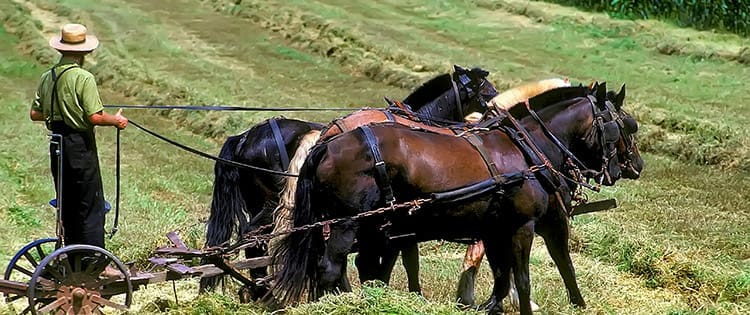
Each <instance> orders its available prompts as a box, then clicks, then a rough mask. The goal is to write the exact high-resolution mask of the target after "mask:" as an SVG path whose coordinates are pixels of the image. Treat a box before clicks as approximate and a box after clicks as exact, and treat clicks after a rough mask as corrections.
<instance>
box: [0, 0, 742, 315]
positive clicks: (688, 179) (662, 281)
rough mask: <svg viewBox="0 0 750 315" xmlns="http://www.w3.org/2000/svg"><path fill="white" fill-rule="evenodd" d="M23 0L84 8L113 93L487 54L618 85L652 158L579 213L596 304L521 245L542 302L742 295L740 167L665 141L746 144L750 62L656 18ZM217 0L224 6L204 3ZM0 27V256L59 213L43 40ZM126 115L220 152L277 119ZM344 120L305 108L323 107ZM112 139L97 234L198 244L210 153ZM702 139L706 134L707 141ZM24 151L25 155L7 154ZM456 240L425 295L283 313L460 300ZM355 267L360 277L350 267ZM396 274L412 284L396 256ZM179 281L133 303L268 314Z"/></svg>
mask: <svg viewBox="0 0 750 315" xmlns="http://www.w3.org/2000/svg"><path fill="white" fill-rule="evenodd" d="M18 2H19V3H20V4H16V3H12V2H8V3H2V4H1V5H2V9H3V10H4V11H5V10H13V9H15V8H17V7H18V6H19V5H20V6H21V7H29V6H28V2H26V1H20V0H19V1H18ZM31 3H32V4H33V5H34V7H33V8H36V9H38V11H34V10H31V12H27V13H22V14H24V16H23V17H24V18H25V19H28V20H29V21H30V22H31V21H34V20H37V22H31V23H35V24H37V25H39V28H40V29H41V30H43V31H45V32H54V31H55V29H56V27H58V26H57V25H52V24H50V20H49V17H50V16H52V17H57V19H59V20H66V19H74V20H79V19H82V20H84V21H85V22H86V23H87V24H89V26H90V27H91V28H92V29H93V30H94V31H95V32H96V33H97V34H99V35H100V37H102V39H104V40H105V42H104V43H103V46H102V49H100V50H98V51H97V52H96V53H95V54H94V55H93V56H92V57H93V58H92V60H93V61H97V64H96V66H95V67H92V71H94V72H95V73H96V74H97V76H98V77H99V78H100V80H101V81H102V82H101V83H102V85H103V86H104V87H106V88H107V91H106V92H105V101H106V102H110V103H113V102H123V103H139V102H146V103H149V102H157V103H159V102H170V101H171V102H199V103H204V104H211V103H235V104H248V105H261V106H278V107H286V106H294V107H297V106H311V105H326V106H336V107H340V106H342V105H348V106H352V107H359V106H361V105H367V104H373V103H374V106H379V105H378V102H379V100H380V97H382V96H383V95H389V96H396V97H397V96H400V95H405V94H406V93H407V92H408V89H407V88H404V87H401V86H402V84H403V82H413V81H414V80H417V79H419V78H423V77H425V76H429V75H431V74H432V73H434V72H435V71H447V70H448V69H449V68H448V66H449V65H450V64H452V63H459V64H463V65H480V66H483V67H485V68H487V69H489V70H491V71H493V76H492V78H493V80H494V81H495V82H496V83H497V84H498V86H501V87H507V86H510V85H513V84H515V83H518V82H521V81H526V80H533V79H538V78H543V77H548V76H567V77H571V78H572V79H574V80H578V81H588V80H589V79H606V80H608V81H610V82H611V83H618V84H619V83H622V82H624V83H627V84H628V89H629V96H628V105H626V106H632V111H633V112H634V114H636V115H637V116H638V117H639V120H641V121H642V122H644V123H645V125H646V129H645V131H646V133H645V134H646V135H650V137H648V138H644V139H642V142H644V143H645V144H646V145H647V146H648V147H649V148H650V150H651V152H655V153H652V154H646V155H645V157H646V162H647V169H646V171H645V172H644V174H643V178H642V179H641V180H639V181H631V182H622V183H620V184H618V186H616V187H615V188H611V189H607V190H605V192H604V193H603V194H601V195H600V196H595V198H604V197H609V196H614V197H616V198H617V199H618V201H619V203H620V208H619V209H617V210H614V211H610V212H604V213H598V214H592V215H585V216H582V217H580V218H576V219H575V220H573V233H574V240H573V242H572V249H573V251H574V253H573V257H574V261H575V264H576V267H577V271H578V277H579V281H580V286H581V288H582V290H583V292H584V297H585V298H586V299H587V301H588V304H589V308H587V309H585V310H576V309H574V308H572V307H571V306H570V305H569V304H568V303H567V297H566V294H565V291H564V288H563V286H562V282H561V280H560V279H559V276H558V274H557V271H556V269H555V268H554V265H553V264H552V262H551V260H550V259H549V257H548V255H547V254H546V252H545V250H544V249H543V244H541V240H540V239H539V240H538V241H537V242H536V243H537V244H536V245H535V249H534V252H533V259H532V281H533V282H532V285H533V292H532V294H533V297H534V299H535V300H536V301H537V302H538V303H539V304H540V305H542V307H543V311H544V312H549V313H585V314H595V313H619V314H654V313H662V314H664V313H674V314H687V313H722V314H732V313H740V314H741V313H747V312H748V309H750V301H748V298H749V297H750V267H749V266H748V264H749V262H748V259H750V255H749V254H748V247H747V246H748V245H747V244H749V243H748V233H747V231H750V226H749V225H748V221H747V217H748V209H749V208H750V207H748V199H749V198H748V195H747V193H746V192H747V191H748V186H750V183H748V176H747V174H746V173H743V172H738V171H734V170H733V168H732V167H729V168H728V171H724V170H721V169H719V168H717V167H701V166H696V165H695V164H692V163H684V162H681V161H676V160H674V158H675V157H677V158H679V159H681V160H682V161H691V162H692V161H696V160H698V161H699V159H695V158H691V157H689V156H688V157H681V156H680V154H681V152H686V151H685V150H687V149H689V148H685V145H684V143H680V142H672V141H673V140H674V139H673V138H675V137H687V138H690V137H697V139H701V141H699V144H700V145H715V146H716V147H719V148H723V149H724V150H730V149H733V148H732V147H727V145H726V144H725V142H730V143H731V141H734V142H735V143H740V144H741V143H743V142H742V141H747V140H746V139H745V137H746V135H747V133H746V131H745V130H746V129H744V128H743V127H742V126H744V124H745V123H746V122H747V118H748V116H747V107H746V106H747V105H746V104H747V95H746V94H745V93H737V92H735V91H743V90H747V86H746V84H747V82H745V81H744V80H742V79H738V78H744V77H747V68H746V67H744V66H742V65H739V64H737V63H735V62H727V61H723V60H721V59H711V58H708V59H702V58H695V57H692V56H689V55H685V56H679V55H677V56H674V55H673V56H666V55H663V54H660V53H659V52H658V51H657V50H655V49H653V47H652V43H651V42H650V41H649V40H650V37H649V36H652V34H651V33H650V32H652V31H653V30H655V29H654V28H652V29H647V30H648V32H645V31H644V33H638V32H632V31H629V29H628V28H610V27H605V26H602V25H600V24H597V23H594V24H592V25H583V24H581V23H578V22H577V20H576V19H564V18H558V19H544V20H542V21H541V22H540V21H539V20H537V19H535V18H533V17H529V16H524V15H515V14H512V13H510V12H509V11H506V10H505V9H503V8H502V7H493V6H481V5H480V6H478V7H477V6H474V5H471V4H469V3H467V2H459V1H442V2H428V1H424V2H405V3H404V2H398V1H381V2H376V3H375V2H367V1H314V2H311V1H294V2H275V1H271V2H268V1H242V2H241V3H240V4H239V5H234V6H231V7H223V5H224V4H223V3H228V2H222V1H193V2H191V1H182V0H169V1H167V2H163V3H162V2H159V3H155V2H151V1H134V2H133V1H131V2H120V1H114V0H106V1H104V2H98V1H87V0H75V1H74V0H67V1H58V2H52V1H46V0H34V1H31ZM233 3H234V1H232V4H233ZM498 3H499V2H498ZM479 4H482V3H479ZM535 5H536V4H535ZM215 8H225V9H222V10H221V11H220V12H214V10H213V9H215ZM549 8H550V9H551V10H557V9H556V8H557V7H556V6H550V7H549ZM5 12H6V13H7V12H10V11H5ZM555 12H556V11H555ZM45 18H46V20H45ZM321 21H322V22H324V23H327V24H326V25H327V26H326V27H325V28H322V29H318V28H314V29H310V28H311V27H318V26H316V25H317V24H315V23H318V22H321ZM656 29H657V30H659V31H665V32H669V31H671V30H669V29H666V30H662V29H660V28H656ZM294 30H296V31H295V32H293V31H294ZM331 30H333V31H331ZM327 31H330V32H329V33H333V34H332V35H331V34H329V33H327ZM681 32H682V30H681ZM14 34H18V29H15V30H14ZM2 36H3V37H4V39H5V37H7V39H5V40H7V42H8V43H11V45H4V46H3V47H2V51H3V58H2V60H3V63H2V66H0V71H1V72H0V73H2V77H3V79H2V80H4V81H3V82H6V81H7V82H8V83H7V84H6V85H5V87H4V89H7V90H8V92H4V93H3V97H2V100H1V102H2V103H3V105H4V109H2V110H3V111H7V112H5V114H3V117H2V119H3V124H4V125H5V124H6V122H7V124H8V126H13V127H14V128H19V129H12V130H20V132H15V131H14V132H11V131H9V130H11V129H6V130H3V132H5V136H7V137H9V139H14V140H13V141H8V142H2V146H4V148H3V150H2V152H6V153H4V155H0V156H2V158H3V160H2V162H3V164H2V168H0V171H2V172H3V173H2V174H3V176H4V178H7V180H2V181H0V185H2V186H1V187H2V188H3V189H4V190H5V191H8V192H9V193H8V194H5V195H4V197H3V198H5V199H0V200H2V208H1V209H2V212H1V213H0V219H2V220H3V223H4V224H3V225H2V228H3V229H5V230H0V233H2V235H0V237H3V238H7V241H6V240H4V241H6V242H4V244H8V245H7V247H3V248H2V254H3V255H4V256H3V257H9V256H10V255H12V254H13V253H14V252H15V250H16V249H17V248H18V247H20V246H21V245H22V244H24V243H26V242H27V241H30V240H31V238H35V237H43V236H50V235H51V234H52V231H53V230H54V225H53V215H54V214H53V212H52V210H51V208H49V207H48V206H46V205H45V204H46V201H47V200H48V198H50V196H52V195H53V191H52V187H51V180H50V179H49V176H48V171H47V163H48V161H47V157H46V142H45V138H44V134H45V132H44V129H43V128H42V127H41V126H40V125H39V124H37V125H34V124H31V123H29V122H28V120H27V117H26V116H27V112H28V109H27V106H28V100H29V94H30V93H31V91H32V90H33V86H34V84H35V82H34V81H35V80H36V77H37V76H38V74H39V73H41V71H43V69H44V67H47V66H48V65H47V64H39V63H37V62H35V61H34V60H33V59H30V58H27V57H25V56H22V55H21V54H20V53H19V51H18V50H16V48H15V47H16V44H21V46H23V44H24V43H26V42H27V41H26V40H28V39H29V37H30V36H31V38H34V37H33V36H37V37H39V39H40V40H41V41H40V43H41V44H42V45H41V46H40V45H37V46H38V47H37V46H34V47H26V48H25V49H24V50H23V52H24V53H27V54H30V55H33V56H34V58H38V57H37V55H38V53H36V52H35V50H37V51H45V50H46V49H47V48H46V47H44V45H43V44H44V42H45V40H44V38H43V37H42V35H39V34H33V33H32V34H31V35H29V34H25V35H13V36H11V35H8V34H3V35H2ZM14 36H21V37H22V38H23V39H24V41H23V42H19V40H18V38H14ZM315 36H319V38H318V39H314V38H315ZM326 36H330V38H328V37H326ZM311 38H313V39H311ZM115 39H116V40H115ZM5 40H4V42H6V41H5ZM328 40H330V41H331V42H332V43H334V44H335V46H331V47H335V48H336V49H334V50H333V51H331V54H330V56H329V55H328V54H327V52H328V51H329V50H330V48H331V47H328V46H325V45H327V44H325V45H323V44H320V46H316V44H315V43H328ZM30 50H31V51H30ZM6 56H7V57H6ZM5 60H8V62H5ZM100 60H101V62H99V61H100ZM377 62H381V63H382V64H375V63H377ZM113 69H114V70H113ZM425 69H426V70H425ZM398 76H403V78H406V79H403V80H402V79H399V78H398ZM144 91H148V93H147V92H144ZM123 95H128V96H123ZM5 104H7V105H5ZM126 113H127V114H128V115H129V116H130V117H131V118H133V119H134V120H136V121H138V122H143V123H144V124H147V125H148V126H150V127H153V128H154V129H156V130H157V131H160V132H164V133H166V134H169V135H170V136H173V137H175V138H176V139H178V140H180V141H183V142H186V143H190V144H191V145H193V146H196V147H198V148H201V149H204V150H208V151H213V152H217V151H218V146H219V143H217V142H214V141H211V140H206V135H208V136H211V137H219V138H220V137H221V135H225V134H229V133H235V132H239V131H241V130H242V129H245V128H247V127H249V126H250V125H251V124H252V123H254V122H257V121H260V120H262V119H265V118H266V117H269V116H270V115H271V114H270V113H256V114H240V115H234V114H230V115H229V116H227V115H225V114H224V113H220V114H219V113H214V114H207V115H206V114H184V113H180V114H171V115H169V116H168V118H170V119H165V118H164V117H161V116H159V115H154V114H155V113H148V112H135V111H126ZM644 113H647V114H648V115H645V114H644ZM665 113H666V114H665ZM337 115H338V114H337V113H328V114H323V115H309V116H307V115H305V114H298V115H297V116H298V117H304V118H307V119H311V120H317V121H326V119H329V118H330V117H334V116H337ZM665 116H666V118H665ZM685 121H687V122H688V123H685ZM207 130H208V131H207ZM660 132H661V134H660ZM194 133H199V134H200V135H196V134H194ZM113 135H114V131H113V130H110V129H103V130H101V131H100V132H99V137H100V140H99V141H100V143H107V144H110V145H100V157H101V159H102V165H104V166H105V167H104V170H103V172H104V174H103V175H104V176H105V189H106V190H107V192H108V195H109V196H111V195H112V192H113V184H112V183H113V177H112V174H113V165H114V164H113V156H114V152H113V151H112V149H113V146H112V145H111V144H112V143H113V141H114V138H113ZM656 136H660V137H656ZM123 137H124V138H123V141H124V143H123V147H124V150H125V151H124V156H123V163H124V164H123V174H125V175H124V179H123V189H124V191H123V209H124V210H123V211H125V214H124V216H123V218H122V221H121V222H123V227H122V230H121V232H120V234H118V236H116V237H115V238H114V239H113V240H112V241H111V242H110V243H108V246H109V248H110V249H111V250H113V251H114V252H115V254H117V255H118V256H120V257H121V258H122V259H123V260H136V261H139V262H141V263H142V262H144V259H145V257H147V256H148V253H149V251H150V250H152V249H153V248H155V247H156V246H159V245H163V244H164V243H165V242H164V238H163V235H164V234H165V233H166V232H168V231H169V230H172V229H180V230H182V231H183V235H184V236H185V237H186V238H187V239H188V241H189V243H190V244H191V245H194V246H200V245H201V244H202V241H201V237H202V234H203V229H204V224H203V222H202V220H203V219H205V217H206V216H207V207H208V204H209V203H208V202H209V200H210V185H211V183H210V181H211V179H212V174H211V163H209V162H207V161H204V160H201V159H198V158H195V157H192V156H189V155H187V154H186V153H182V152H179V151H177V149H175V148H173V147H169V146H166V145H163V144H162V143H159V142H158V141H157V140H154V139H151V138H149V137H148V136H146V135H145V134H142V133H139V132H136V131H135V130H133V129H132V128H131V129H128V130H126V132H124V133H123ZM714 138H715V140H714V141H715V142H716V143H707V142H706V141H703V139H714ZM19 147H21V151H20V152H18V153H13V152H16V151H17V150H18V149H19ZM739 149H741V148H739ZM719 161H722V160H719ZM713 164H715V163H713ZM736 167H737V166H735V168H736ZM740 168H741V166H740ZM6 174H7V176H5V175H6ZM110 199H111V197H110ZM19 230H20V231H22V232H23V233H17V231H19ZM462 250H463V247H462V246H457V245H451V244H444V243H435V242H431V243H427V244H424V245H423V246H422V255H423V258H422V270H423V272H422V283H423V286H424V291H425V298H426V299H427V301H430V303H427V302H425V301H424V300H422V299H421V298H418V297H414V296H409V295H408V294H405V293H401V292H398V291H393V290H390V289H382V288H380V287H378V286H377V285H374V286H373V287H367V288H365V289H364V290H359V289H357V290H356V291H355V293H354V294H350V295H345V296H341V297H331V298H328V299H326V300H325V301H323V302H322V303H320V304H310V305H304V306H302V307H301V308H299V309H293V310H292V312H299V313H315V312H318V313H350V312H355V313H378V312H392V313H401V314H409V313H415V312H419V313H455V312H459V310H457V309H455V308H452V307H451V306H450V305H449V303H450V302H451V301H452V299H453V296H452V295H453V292H454V290H455V281H456V280H457V279H458V272H459V266H460V260H461V257H462ZM5 261H7V258H6V260H5ZM350 275H351V276H352V277H353V278H356V272H355V271H354V270H352V271H351V274H350ZM355 283H356V281H355ZM490 284H491V276H490V274H489V271H488V270H487V269H486V264H485V267H483V270H482V272H481V274H480V280H479V281H478V300H482V299H484V298H486V297H487V295H488V294H489V290H490V288H491V287H490ZM392 286H393V287H394V288H395V289H398V290H405V287H406V286H405V282H404V276H403V271H402V268H400V267H398V266H397V268H396V274H395V276H394V281H393V284H392ZM179 289H180V303H179V305H174V304H170V303H169V302H167V301H168V300H169V299H170V297H171V292H170V291H171V288H169V286H166V287H165V290H161V291H159V290H156V291H149V292H145V293H139V295H138V296H137V297H136V299H137V301H138V302H139V305H138V306H137V308H136V309H137V310H139V312H161V311H166V310H167V308H168V309H169V310H170V311H171V312H173V313H196V312H197V313H201V312H203V313H210V312H217V313H221V312H233V313H257V312H263V311H262V310H260V309H258V308H257V307H256V306H243V305H238V304H237V302H236V298H235V297H234V288H233V287H232V286H230V289H228V290H227V291H226V296H221V295H213V296H207V297H200V298H195V283H194V282H191V281H184V282H182V283H180V287H179ZM373 297H377V298H373ZM187 300H189V302H186V301H187ZM431 303H435V304H431Z"/></svg>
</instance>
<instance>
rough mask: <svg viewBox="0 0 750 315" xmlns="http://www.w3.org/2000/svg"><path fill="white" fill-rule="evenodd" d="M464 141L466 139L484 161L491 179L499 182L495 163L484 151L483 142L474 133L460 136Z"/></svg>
mask: <svg viewBox="0 0 750 315" xmlns="http://www.w3.org/2000/svg"><path fill="white" fill-rule="evenodd" d="M462 137H463V138H464V139H466V141H467V142H469V144H471V146H473V147H474V149H476V150H477V152H479V155H480V156H482V160H484V164H486V165H487V169H488V170H489V171H490V175H491V176H492V179H493V180H494V181H495V182H497V181H499V180H500V177H501V176H500V172H499V171H498V170H497V166H496V165H495V162H493V161H492V159H490V155H489V154H488V153H487V150H485V149H484V142H482V138H479V136H477V135H476V134H474V133H471V132H467V133H464V135H463V136H462Z"/></svg>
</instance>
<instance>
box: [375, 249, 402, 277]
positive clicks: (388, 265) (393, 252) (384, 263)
mask: <svg viewBox="0 0 750 315" xmlns="http://www.w3.org/2000/svg"><path fill="white" fill-rule="evenodd" d="M397 258H398V249H393V248H385V247H384V248H383V251H382V253H381V256H380V267H379V268H378V271H379V274H380V275H379V276H378V277H377V279H378V280H380V281H383V283H385V284H388V283H390V282H391V273H392V272H393V266H395V265H396V260H397Z"/></svg>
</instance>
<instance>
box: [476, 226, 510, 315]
mask: <svg viewBox="0 0 750 315" xmlns="http://www.w3.org/2000/svg"><path fill="white" fill-rule="evenodd" d="M483 241H484V246H485V250H486V251H487V261H488V262H489V263H490V268H491V269H492V275H493V277H494V284H493V287H492V294H491V295H490V297H489V299H488V300H487V301H486V302H484V303H482V305H481V306H479V308H480V309H484V310H487V312H488V313H489V314H502V313H503V298H504V297H505V296H506V295H507V294H508V287H509V285H508V284H509V283H510V269H511V262H512V259H513V254H512V251H511V244H510V240H507V239H504V238H498V237H497V236H495V237H493V239H484V240H483Z"/></svg>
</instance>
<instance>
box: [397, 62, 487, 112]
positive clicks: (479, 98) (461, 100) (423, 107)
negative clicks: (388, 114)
mask: <svg viewBox="0 0 750 315" xmlns="http://www.w3.org/2000/svg"><path fill="white" fill-rule="evenodd" d="M453 68H454V71H453V73H445V74H442V75H440V76H437V77H435V78H433V79H432V80H430V81H427V82H426V83H425V84H423V85H422V86H420V87H419V88H417V89H416V90H414V92H412V93H411V94H410V95H409V96H407V97H406V98H405V99H404V100H403V103H405V104H407V105H409V106H410V107H411V108H412V109H413V110H414V112H415V113H416V114H417V116H418V117H419V118H421V119H424V120H428V121H429V120H431V119H432V120H434V121H435V122H441V120H442V121H446V120H447V121H452V122H459V121H463V118H464V116H465V115H467V114H469V113H471V112H480V113H484V112H485V111H487V103H486V101H487V100H490V99H492V98H493V97H494V96H495V95H497V90H496V89H495V86H494V85H493V84H492V83H491V82H489V81H488V80H487V75H488V74H489V72H487V71H486V70H483V69H481V68H472V69H466V68H463V67H460V66H453Z"/></svg>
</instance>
